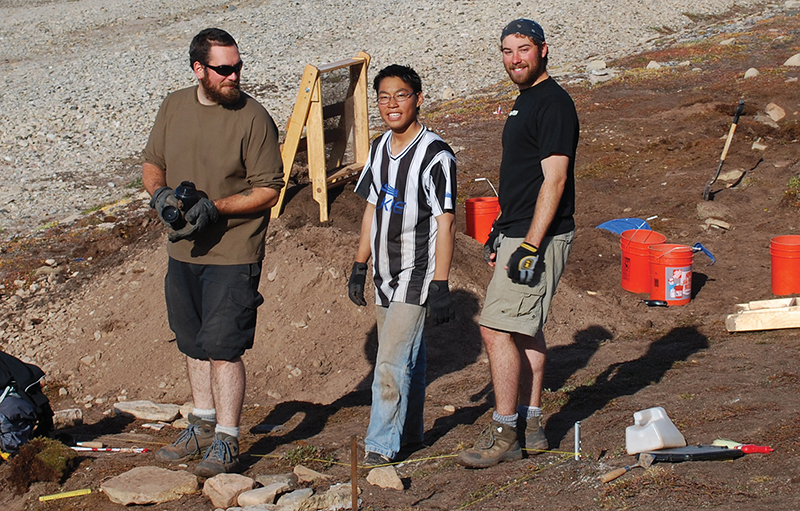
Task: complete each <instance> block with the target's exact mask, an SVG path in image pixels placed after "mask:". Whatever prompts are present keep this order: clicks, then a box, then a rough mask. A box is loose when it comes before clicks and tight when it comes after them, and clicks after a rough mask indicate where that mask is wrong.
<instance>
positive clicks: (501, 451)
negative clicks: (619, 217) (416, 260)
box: [458, 19, 579, 468]
mask: <svg viewBox="0 0 800 511" xmlns="http://www.w3.org/2000/svg"><path fill="white" fill-rule="evenodd" d="M500 41H501V49H502V52H503V64H504V66H505V69H506V72H507V73H508V75H509V77H511V80H512V81H513V82H514V83H515V84H516V85H517V86H518V87H519V90H520V94H519V97H518V98H517V100H516V102H515V103H514V108H513V110H511V112H509V114H508V119H507V120H506V124H505V127H504V129H503V159H502V163H501V165H500V192H499V199H500V210H501V214H500V216H499V217H498V218H497V220H496V221H495V223H494V226H493V227H492V232H491V234H490V235H489V240H488V241H487V242H486V245H485V246H484V255H485V257H486V261H487V263H489V266H491V267H493V268H494V275H493V277H492V281H491V283H490V284H489V288H488V289H487V291H486V300H485V302H484V306H483V311H482V312H481V317H480V325H481V335H482V337H483V342H484V344H485V345H486V351H487V353H488V355H489V361H490V363H491V371H492V383H493V385H494V393H495V401H496V403H495V410H494V412H493V415H492V420H491V421H490V423H489V425H488V426H487V427H486V429H484V431H483V433H481V436H480V438H479V439H478V441H477V442H476V443H475V446H474V447H473V448H470V449H466V450H464V451H461V452H460V453H459V456H458V461H459V463H461V464H462V465H465V466H468V467H474V468H482V467H490V466H492V465H496V464H497V463H500V462H501V461H510V460H518V459H520V458H522V451H523V448H524V449H525V450H528V451H529V452H531V453H537V452H542V451H544V450H547V449H548V443H547V438H546V437H545V434H544V429H543V428H542V421H541V419H542V408H541V398H542V381H543V379H544V366H545V356H546V351H547V347H546V344H545V340H544V335H543V333H542V326H543V325H544V323H545V321H546V320H547V312H548V310H549V307H550V302H551V300H552V298H553V294H554V293H555V290H556V286H557V284H558V280H559V279H560V278H561V274H562V272H563V271H564V266H565V265H566V261H567V257H568V256H569V252H570V249H571V247H572V240H573V237H574V231H575V221H574V219H573V213H574V211H575V176H574V167H575V151H576V148H577V145H578V133H579V126H578V115H577V113H576V111H575V105H574V103H573V102H572V98H570V96H569V94H567V92H566V91H564V89H562V88H561V87H560V86H559V85H558V84H557V83H556V82H555V81H554V80H553V79H552V78H550V76H549V75H548V74H547V55H548V52H549V49H548V46H547V43H546V42H545V38H544V31H543V30H542V27H541V26H540V25H539V24H538V23H536V22H535V21H532V20H528V19H518V20H514V21H512V22H511V23H509V24H508V25H507V26H506V27H505V28H504V29H503V32H502V35H501V38H500ZM496 262H497V263H499V264H496Z"/></svg>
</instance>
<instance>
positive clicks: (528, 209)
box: [495, 78, 580, 238]
mask: <svg viewBox="0 0 800 511" xmlns="http://www.w3.org/2000/svg"><path fill="white" fill-rule="evenodd" d="M579 131H580V127H579V124H578V114H577V112H576V110H575V104H574V103H573V102H572V98H571V97H570V96H569V94H568V93H567V91H565V90H564V89H562V88H561V86H560V85H558V84H557V83H556V82H555V80H553V79H552V78H548V79H546V80H545V81H543V82H541V83H539V84H537V85H535V86H534V87H531V88H529V89H525V90H523V91H521V92H520V95H519V97H518V98H517V101H516V102H515V103H514V109H513V110H512V111H511V112H510V113H509V114H508V119H507V120H506V124H505V127H504V128H503V160H502V163H501V164H500V192H499V195H500V210H501V211H502V214H501V215H500V218H499V219H498V220H497V223H496V225H495V227H496V228H498V229H499V230H500V232H502V233H503V234H505V235H506V236H510V237H512V238H523V237H525V235H526V234H527V233H528V229H529V228H530V225H531V221H532V220H533V213H534V211H535V210H536V199H537V198H538V196H539V190H540V188H541V186H542V182H543V181H544V175H543V174H542V165H541V161H542V160H543V159H545V158H547V157H548V156H552V155H556V154H558V155H563V156H568V157H569V168H568V172H567V182H566V184H565V185H564V193H563V195H562V196H561V202H560V203H559V205H558V209H557V210H556V215H555V218H554V219H553V223H552V224H550V228H549V230H548V231H547V235H548V236H553V235H556V234H563V233H566V232H570V231H572V230H574V229H575V220H574V219H573V217H572V215H573V214H574V213H575V150H576V149H577V147H578V135H579Z"/></svg>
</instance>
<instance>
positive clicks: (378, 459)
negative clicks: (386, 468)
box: [362, 451, 392, 468]
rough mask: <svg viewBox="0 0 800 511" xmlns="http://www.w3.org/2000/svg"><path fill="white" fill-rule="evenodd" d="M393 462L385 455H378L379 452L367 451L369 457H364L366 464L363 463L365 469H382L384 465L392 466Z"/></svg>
mask: <svg viewBox="0 0 800 511" xmlns="http://www.w3.org/2000/svg"><path fill="white" fill-rule="evenodd" d="M391 464H392V460H391V459H389V458H388V457H387V456H384V455H383V454H378V453H377V452H369V451H367V455H366V456H364V462H363V463H362V466H363V467H366V468H372V467H380V466H383V465H391Z"/></svg>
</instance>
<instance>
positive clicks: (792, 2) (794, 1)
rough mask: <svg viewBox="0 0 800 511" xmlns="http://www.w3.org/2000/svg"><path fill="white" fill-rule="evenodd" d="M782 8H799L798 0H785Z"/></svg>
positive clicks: (799, 2)
mask: <svg viewBox="0 0 800 511" xmlns="http://www.w3.org/2000/svg"><path fill="white" fill-rule="evenodd" d="M783 8H784V9H785V10H787V11H791V10H792V9H800V0H786V3H784V4H783Z"/></svg>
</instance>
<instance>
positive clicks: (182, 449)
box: [156, 413, 216, 462]
mask: <svg viewBox="0 0 800 511" xmlns="http://www.w3.org/2000/svg"><path fill="white" fill-rule="evenodd" d="M215 427H216V423H214V422H210V421H206V420H203V419H200V418H198V417H197V416H195V415H192V414H191V413H190V414H189V427H187V428H186V429H184V430H183V431H182V432H181V435H180V436H179V437H178V439H177V440H175V441H174V442H172V443H171V444H169V445H167V446H164V447H162V448H161V449H159V450H157V451H156V460H158V461H167V462H181V461H186V460H188V459H191V458H195V457H197V456H200V455H201V454H203V451H204V450H205V449H207V448H208V447H209V446H210V445H211V442H212V441H213V440H214V428H215Z"/></svg>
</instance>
